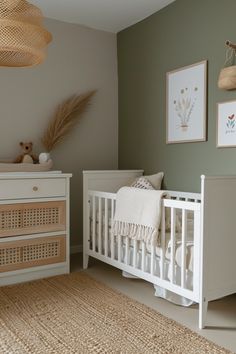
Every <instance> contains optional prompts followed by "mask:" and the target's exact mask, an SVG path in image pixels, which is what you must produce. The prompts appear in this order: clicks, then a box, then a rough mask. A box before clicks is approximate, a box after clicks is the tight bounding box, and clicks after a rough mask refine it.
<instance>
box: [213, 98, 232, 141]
mask: <svg viewBox="0 0 236 354" xmlns="http://www.w3.org/2000/svg"><path fill="white" fill-rule="evenodd" d="M217 106H218V110H217V111H218V114H217V133H216V146H217V147H218V148H225V147H228V148H229V147H236V100H233V101H226V102H220V103H218V105H217Z"/></svg>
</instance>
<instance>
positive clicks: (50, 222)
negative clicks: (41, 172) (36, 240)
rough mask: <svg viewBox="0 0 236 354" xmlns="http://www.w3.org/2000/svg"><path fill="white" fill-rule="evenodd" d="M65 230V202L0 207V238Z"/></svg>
mask: <svg viewBox="0 0 236 354" xmlns="http://www.w3.org/2000/svg"><path fill="white" fill-rule="evenodd" d="M59 230H65V202H61V201H59V202H46V203H28V204H27V203H26V204H12V205H11V204H8V205H4V206H1V207H0V237H4V236H15V235H22V234H24V233H39V232H47V231H48V232H50V231H59Z"/></svg>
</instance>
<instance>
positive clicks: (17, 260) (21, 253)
mask: <svg viewBox="0 0 236 354" xmlns="http://www.w3.org/2000/svg"><path fill="white" fill-rule="evenodd" d="M65 261H66V237H65V236H63V235H62V236H50V237H40V238H35V239H31V240H20V241H14V242H0V273H3V272H9V271H13V270H20V269H25V268H31V267H37V266H42V265H47V264H53V263H61V262H65Z"/></svg>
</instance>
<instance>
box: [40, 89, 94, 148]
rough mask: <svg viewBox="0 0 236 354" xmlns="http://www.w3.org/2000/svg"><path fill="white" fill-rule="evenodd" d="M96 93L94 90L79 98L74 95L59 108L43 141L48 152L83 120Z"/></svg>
mask: <svg viewBox="0 0 236 354" xmlns="http://www.w3.org/2000/svg"><path fill="white" fill-rule="evenodd" d="M95 92H96V91H95V90H94V91H88V92H86V93H84V94H81V95H78V96H77V95H74V96H72V97H70V98H68V99H67V100H65V101H64V102H63V103H61V104H60V105H59V106H58V107H57V109H56V111H55V114H54V116H53V117H52V120H51V121H50V123H49V126H48V128H47V129H46V131H45V132H44V135H43V137H42V139H41V141H42V144H43V145H44V148H45V149H46V151H47V152H51V151H52V150H53V149H54V148H55V146H56V145H58V144H59V143H60V142H61V141H62V140H63V139H64V138H65V136H66V135H67V134H68V132H69V131H70V130H71V129H72V128H73V127H74V125H75V124H76V123H77V122H78V121H79V120H80V119H81V117H82V115H83V113H84V112H85V110H86V108H87V107H88V104H89V103H90V101H91V98H92V96H93V95H94V94H95Z"/></svg>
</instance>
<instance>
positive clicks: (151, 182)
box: [131, 172, 164, 190]
mask: <svg viewBox="0 0 236 354" xmlns="http://www.w3.org/2000/svg"><path fill="white" fill-rule="evenodd" d="M163 177H164V173H163V172H159V173H156V174H154V175H151V176H142V177H139V178H136V180H135V181H134V182H133V183H132V184H131V187H135V188H142V189H157V190H160V189H161V183H162V179H163Z"/></svg>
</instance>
